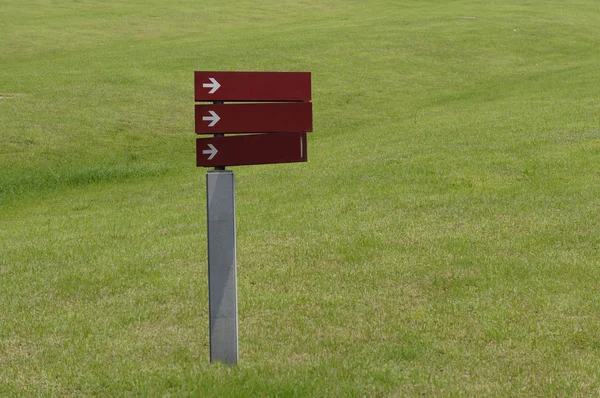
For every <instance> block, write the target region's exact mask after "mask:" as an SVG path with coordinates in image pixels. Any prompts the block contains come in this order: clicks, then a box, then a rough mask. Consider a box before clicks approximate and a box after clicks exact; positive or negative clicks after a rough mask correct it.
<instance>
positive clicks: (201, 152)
mask: <svg viewBox="0 0 600 398" xmlns="http://www.w3.org/2000/svg"><path fill="white" fill-rule="evenodd" d="M306 159H307V157H306V133H281V134H253V135H238V136H230V137H216V138H201V139H197V140H196V166H198V167H222V166H241V165H253V164H271V163H294V162H306Z"/></svg>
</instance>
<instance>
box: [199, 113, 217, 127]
mask: <svg viewBox="0 0 600 398" xmlns="http://www.w3.org/2000/svg"><path fill="white" fill-rule="evenodd" d="M208 113H210V114H211V116H202V120H205V121H207V122H208V121H210V124H209V125H208V127H213V126H214V125H215V124H217V123H218V122H219V120H221V118H220V117H219V115H217V113H216V112H215V111H208Z"/></svg>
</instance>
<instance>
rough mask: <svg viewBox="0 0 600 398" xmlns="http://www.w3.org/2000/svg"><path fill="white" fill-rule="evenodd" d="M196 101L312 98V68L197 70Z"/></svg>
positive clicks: (301, 100)
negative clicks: (262, 70) (256, 70)
mask: <svg viewBox="0 0 600 398" xmlns="http://www.w3.org/2000/svg"><path fill="white" fill-rule="evenodd" d="M194 92H195V93H194V97H195V100H196V101H249V102H260V101H271V102H280V101H295V102H308V101H310V99H311V76H310V72H195V73H194Z"/></svg>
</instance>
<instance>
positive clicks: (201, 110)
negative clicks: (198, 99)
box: [196, 102, 312, 134]
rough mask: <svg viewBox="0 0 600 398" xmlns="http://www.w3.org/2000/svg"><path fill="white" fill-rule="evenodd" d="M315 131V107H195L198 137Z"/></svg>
mask: <svg viewBox="0 0 600 398" xmlns="http://www.w3.org/2000/svg"><path fill="white" fill-rule="evenodd" d="M307 131H312V103H310V102H290V103H285V102H284V103H264V104H214V105H196V133H197V134H215V133H231V134H233V133H286V132H307Z"/></svg>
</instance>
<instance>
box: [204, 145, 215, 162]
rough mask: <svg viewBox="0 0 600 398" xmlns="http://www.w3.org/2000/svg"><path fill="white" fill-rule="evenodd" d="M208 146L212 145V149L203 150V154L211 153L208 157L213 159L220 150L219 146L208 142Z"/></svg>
mask: <svg viewBox="0 0 600 398" xmlns="http://www.w3.org/2000/svg"><path fill="white" fill-rule="evenodd" d="M208 146H209V147H210V149H205V150H203V151H202V154H203V155H210V156H209V157H208V160H212V159H213V158H214V157H215V155H216V154H217V152H219V151H218V150H217V148H215V146H214V145H213V144H208Z"/></svg>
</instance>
